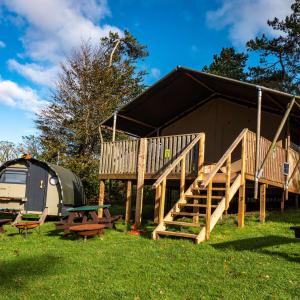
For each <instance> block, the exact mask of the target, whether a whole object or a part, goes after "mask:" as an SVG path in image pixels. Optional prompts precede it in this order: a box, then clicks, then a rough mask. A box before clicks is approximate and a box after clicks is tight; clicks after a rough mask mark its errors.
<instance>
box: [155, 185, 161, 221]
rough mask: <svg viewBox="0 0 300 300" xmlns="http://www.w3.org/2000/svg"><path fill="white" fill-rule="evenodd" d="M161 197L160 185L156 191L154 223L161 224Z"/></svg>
mask: <svg viewBox="0 0 300 300" xmlns="http://www.w3.org/2000/svg"><path fill="white" fill-rule="evenodd" d="M160 197H161V185H159V186H158V187H157V188H156V190H155V204H154V223H156V224H157V223H158V222H159V205H160Z"/></svg>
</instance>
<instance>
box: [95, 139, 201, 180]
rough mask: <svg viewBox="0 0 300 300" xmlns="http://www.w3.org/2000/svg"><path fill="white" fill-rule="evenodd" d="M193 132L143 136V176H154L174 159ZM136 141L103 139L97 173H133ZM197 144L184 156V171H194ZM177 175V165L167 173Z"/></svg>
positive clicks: (178, 169) (136, 160)
mask: <svg viewBox="0 0 300 300" xmlns="http://www.w3.org/2000/svg"><path fill="white" fill-rule="evenodd" d="M196 136H197V134H196V133H195V134H182V135H172V136H161V137H154V138H147V139H146V140H147V153H146V163H145V174H146V175H157V174H159V173H161V171H162V170H164V169H165V168H166V167H167V166H168V165H169V164H171V163H172V161H174V159H176V158H177V157H178V156H179V155H180V154H181V153H182V151H183V150H184V149H185V148H186V146H187V145H189V144H190V143H191V141H193V139H195V137H196ZM139 150H140V140H124V141H117V142H105V143H102V145H101V157H100V169H99V172H100V174H132V175H137V171H138V170H137V168H138V155H139ZM197 152H198V150H197V147H195V149H194V151H190V152H189V153H188V154H187V157H186V172H187V174H192V173H196V172H197V159H198V158H197ZM171 173H172V174H180V173H181V166H180V165H178V166H176V168H174V169H173V170H172V172H171Z"/></svg>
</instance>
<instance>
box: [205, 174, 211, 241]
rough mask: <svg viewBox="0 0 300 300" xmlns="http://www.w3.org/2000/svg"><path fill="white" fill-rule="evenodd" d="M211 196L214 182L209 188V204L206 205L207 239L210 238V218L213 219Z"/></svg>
mask: <svg viewBox="0 0 300 300" xmlns="http://www.w3.org/2000/svg"><path fill="white" fill-rule="evenodd" d="M211 196H212V180H211V181H210V182H209V184H208V187H207V203H206V226H205V238H206V239H207V240H209V238H210V217H211Z"/></svg>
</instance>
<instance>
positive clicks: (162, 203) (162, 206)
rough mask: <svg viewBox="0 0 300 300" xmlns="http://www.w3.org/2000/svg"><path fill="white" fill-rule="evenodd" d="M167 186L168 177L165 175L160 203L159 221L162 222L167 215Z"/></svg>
mask: <svg viewBox="0 0 300 300" xmlns="http://www.w3.org/2000/svg"><path fill="white" fill-rule="evenodd" d="M166 186H167V179H166V177H165V178H164V179H163V181H162V183H161V197H160V204H159V223H160V222H162V220H163V219H164V216H165V200H166Z"/></svg>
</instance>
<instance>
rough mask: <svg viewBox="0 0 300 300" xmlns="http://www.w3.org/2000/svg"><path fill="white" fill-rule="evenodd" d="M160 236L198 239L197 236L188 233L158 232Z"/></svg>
mask: <svg viewBox="0 0 300 300" xmlns="http://www.w3.org/2000/svg"><path fill="white" fill-rule="evenodd" d="M156 233H157V234H158V235H170V236H179V237H185V238H190V239H195V238H196V237H197V234H192V233H186V232H178V231H176V232H175V231H165V230H164V231H157V232H156Z"/></svg>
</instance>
